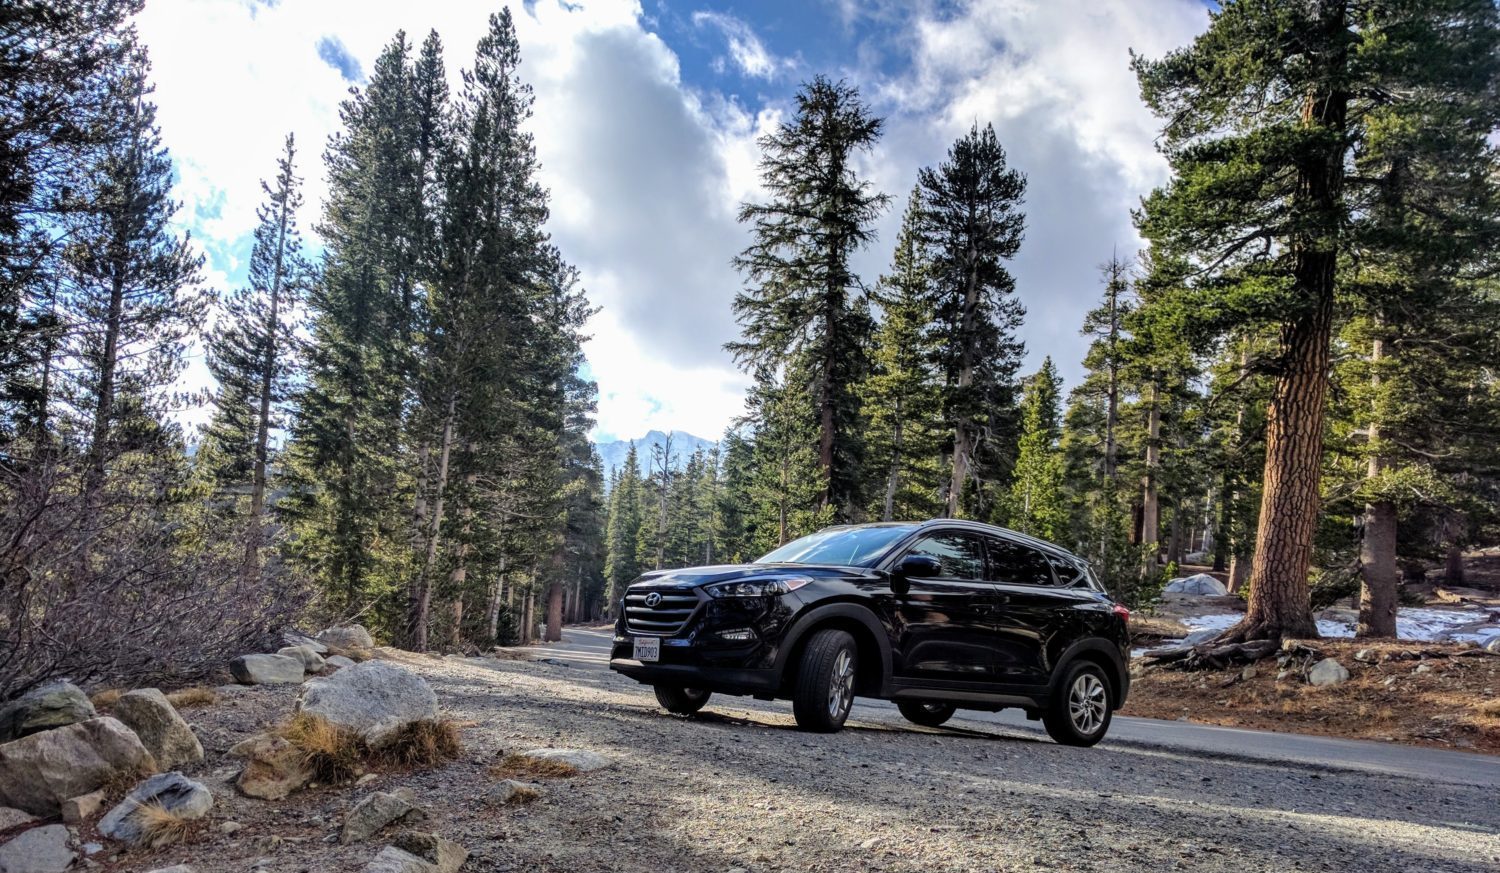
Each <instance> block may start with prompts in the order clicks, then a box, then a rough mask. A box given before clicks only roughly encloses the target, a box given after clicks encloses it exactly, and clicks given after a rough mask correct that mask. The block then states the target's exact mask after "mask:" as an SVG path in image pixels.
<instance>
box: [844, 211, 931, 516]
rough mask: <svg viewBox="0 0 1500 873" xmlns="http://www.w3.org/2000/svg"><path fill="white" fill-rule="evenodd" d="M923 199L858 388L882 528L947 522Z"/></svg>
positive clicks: (901, 242)
mask: <svg viewBox="0 0 1500 873" xmlns="http://www.w3.org/2000/svg"><path fill="white" fill-rule="evenodd" d="M921 208H922V207H921V191H920V189H917V190H913V191H912V194H911V199H910V201H909V202H908V204H907V209H906V215H905V217H904V218H903V219H902V223H901V236H900V238H899V239H898V240H897V242H896V251H895V254H894V256H893V257H892V260H891V272H890V274H889V275H886V276H883V277H881V280H880V282H879V284H878V286H877V289H876V292H875V296H876V298H877V300H878V302H879V304H880V308H881V312H882V313H883V315H884V317H883V318H882V319H881V322H880V326H879V327H878V328H877V329H876V331H875V347H874V351H873V353H872V355H871V363H872V369H871V372H870V376H869V378H868V379H866V380H865V383H864V385H863V386H862V388H861V392H860V393H861V396H862V397H863V401H864V412H863V418H864V420H865V422H866V423H867V429H866V432H865V439H866V442H867V445H868V457H869V468H870V474H871V478H872V480H873V481H872V485H873V486H875V487H872V488H871V490H872V492H875V493H874V495H873V497H874V499H873V500H872V501H871V509H870V514H871V515H872V516H874V517H876V518H879V519H881V520H883V521H892V520H896V519H926V518H932V517H935V516H937V515H940V514H942V508H943V507H942V501H941V499H940V490H941V480H942V472H943V471H942V470H940V469H939V465H938V453H939V448H940V445H941V442H942V438H941V420H940V412H941V410H940V407H939V404H938V400H939V398H938V388H939V384H938V379H937V371H936V368H935V363H934V362H935V361H936V359H937V358H938V354H939V349H938V347H937V345H936V344H935V343H934V342H933V341H932V332H931V322H932V309H931V306H932V301H931V292H930V288H929V284H930V278H929V266H928V264H927V262H926V261H925V258H924V256H925V253H924V251H923V249H922V247H921V239H920V236H919V235H920V233H921V228H920V226H919V222H920V218H921Z"/></svg>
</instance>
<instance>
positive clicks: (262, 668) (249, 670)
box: [229, 655, 305, 685]
mask: <svg viewBox="0 0 1500 873" xmlns="http://www.w3.org/2000/svg"><path fill="white" fill-rule="evenodd" d="M229 672H230V673H231V674H232V675H233V676H234V681H236V682H239V683H240V684H242V685H297V684H300V683H301V682H302V674H303V673H304V672H305V671H304V668H303V666H302V661H301V659H299V658H289V657H287V656H286V655H240V656H239V657H238V658H235V659H234V660H233V661H230V662H229Z"/></svg>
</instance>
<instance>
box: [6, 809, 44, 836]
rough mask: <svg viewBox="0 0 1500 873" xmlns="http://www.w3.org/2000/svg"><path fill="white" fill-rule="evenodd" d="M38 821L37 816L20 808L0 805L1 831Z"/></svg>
mask: <svg viewBox="0 0 1500 873" xmlns="http://www.w3.org/2000/svg"><path fill="white" fill-rule="evenodd" d="M34 821H36V816H34V815H32V814H31V813H29V812H23V811H21V810H19V809H11V808H10V807H8V806H0V831H8V830H10V829H11V828H18V827H20V826H21V825H25V824H31V823H32V822H34Z"/></svg>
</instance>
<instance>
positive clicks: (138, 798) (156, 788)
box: [99, 773, 214, 845]
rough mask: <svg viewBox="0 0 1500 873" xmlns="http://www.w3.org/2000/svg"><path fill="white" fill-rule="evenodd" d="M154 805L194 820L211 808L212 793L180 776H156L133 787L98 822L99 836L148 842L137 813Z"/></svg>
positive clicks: (197, 783)
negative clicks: (144, 807) (142, 808)
mask: <svg viewBox="0 0 1500 873" xmlns="http://www.w3.org/2000/svg"><path fill="white" fill-rule="evenodd" d="M143 806H157V807H161V808H162V809H164V810H166V811H167V812H169V813H171V814H172V815H173V816H175V817H176V818H179V819H197V818H202V817H203V816H205V815H207V814H208V811H209V810H210V809H213V807H214V796H213V793H212V792H210V791H209V790H208V788H206V787H205V786H204V785H203V784H202V783H199V782H194V781H193V780H191V779H189V778H187V777H186V776H183V775H182V774H181V773H159V774H157V775H155V776H152V777H151V778H150V779H147V780H146V781H145V782H142V783H141V784H139V785H137V786H136V787H135V788H134V789H132V790H131V792H130V793H129V794H127V795H125V799H124V800H122V801H120V803H119V805H118V806H116V807H115V808H114V809H111V810H110V811H109V812H108V813H107V814H106V815H105V816H104V818H101V819H100V820H99V833H101V834H103V835H105V836H106V837H110V838H112V839H116V840H120V841H122V842H125V843H129V844H130V845H137V844H140V843H142V842H146V841H148V840H149V839H150V837H151V834H149V833H148V832H147V831H146V829H145V827H144V823H143V822H142V821H141V817H140V815H138V810H140V808H141V807H143ZM157 845H160V843H157Z"/></svg>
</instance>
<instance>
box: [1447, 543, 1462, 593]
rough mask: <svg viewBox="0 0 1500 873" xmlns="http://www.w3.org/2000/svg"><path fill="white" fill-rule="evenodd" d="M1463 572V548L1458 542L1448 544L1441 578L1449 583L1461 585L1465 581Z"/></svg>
mask: <svg viewBox="0 0 1500 873" xmlns="http://www.w3.org/2000/svg"><path fill="white" fill-rule="evenodd" d="M1465 578H1466V577H1465V573H1464V550H1463V547H1462V546H1460V545H1459V544H1458V543H1449V544H1448V559H1447V562H1446V569H1444V571H1443V579H1444V580H1445V581H1447V582H1448V584H1450V585H1454V584H1457V585H1462V584H1464V582H1465Z"/></svg>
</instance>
